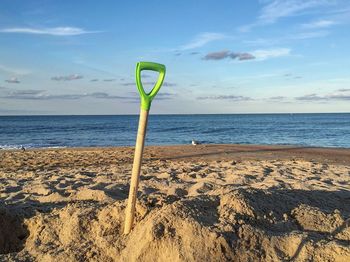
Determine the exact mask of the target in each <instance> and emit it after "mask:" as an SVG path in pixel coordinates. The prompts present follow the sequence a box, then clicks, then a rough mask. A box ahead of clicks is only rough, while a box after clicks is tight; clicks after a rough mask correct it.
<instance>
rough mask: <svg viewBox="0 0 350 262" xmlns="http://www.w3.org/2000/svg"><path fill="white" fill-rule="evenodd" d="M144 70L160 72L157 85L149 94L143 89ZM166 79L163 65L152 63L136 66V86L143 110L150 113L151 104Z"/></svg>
mask: <svg viewBox="0 0 350 262" xmlns="http://www.w3.org/2000/svg"><path fill="white" fill-rule="evenodd" d="M142 70H151V71H156V72H159V76H158V80H157V83H156V84H155V85H154V87H153V88H152V90H151V92H149V93H148V94H147V93H146V92H145V90H144V89H143V86H142V83H141V71H142ZM164 77H165V66H164V65H162V64H157V63H152V62H138V63H137V65H136V84H137V89H138V90H139V94H140V97H141V108H142V109H144V110H146V111H148V110H149V109H150V108H151V102H152V100H153V98H154V97H155V96H156V94H157V93H158V91H159V89H160V87H161V86H162V84H163V80H164Z"/></svg>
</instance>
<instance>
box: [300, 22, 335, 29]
mask: <svg viewBox="0 0 350 262" xmlns="http://www.w3.org/2000/svg"><path fill="white" fill-rule="evenodd" d="M336 24H337V22H335V21H332V20H317V21H313V22H310V23H307V24H302V25H301V27H302V28H305V29H319V28H328V27H331V26H333V25H336Z"/></svg>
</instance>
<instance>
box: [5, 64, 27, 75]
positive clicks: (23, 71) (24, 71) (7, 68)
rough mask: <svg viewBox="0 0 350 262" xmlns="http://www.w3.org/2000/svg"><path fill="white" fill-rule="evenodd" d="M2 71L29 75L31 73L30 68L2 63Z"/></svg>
mask: <svg viewBox="0 0 350 262" xmlns="http://www.w3.org/2000/svg"><path fill="white" fill-rule="evenodd" d="M0 71H2V72H5V73H9V74H12V75H28V74H30V70H27V69H23V68H14V67H10V66H6V65H3V64H0Z"/></svg>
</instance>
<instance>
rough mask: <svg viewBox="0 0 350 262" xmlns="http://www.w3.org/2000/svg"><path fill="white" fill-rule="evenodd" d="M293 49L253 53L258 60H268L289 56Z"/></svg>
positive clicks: (256, 51)
mask: <svg viewBox="0 0 350 262" xmlns="http://www.w3.org/2000/svg"><path fill="white" fill-rule="evenodd" d="M290 51H291V49H289V48H275V49H267V50H261V49H259V50H255V51H253V52H251V53H252V54H253V55H254V56H255V57H256V59H258V60H266V59H269V58H275V57H282V56H289V55H290Z"/></svg>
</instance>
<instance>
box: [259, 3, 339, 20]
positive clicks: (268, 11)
mask: <svg viewBox="0 0 350 262" xmlns="http://www.w3.org/2000/svg"><path fill="white" fill-rule="evenodd" d="M265 2H266V1H265ZM333 3H335V1H330V0H273V1H268V3H267V4H266V5H265V6H264V7H263V8H262V9H261V12H260V16H259V17H258V19H259V20H260V21H261V22H264V23H274V22H276V21H277V20H278V19H280V18H283V17H289V16H295V15H299V14H300V13H301V12H303V11H305V10H308V9H312V8H317V7H322V6H327V5H330V4H333Z"/></svg>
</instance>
